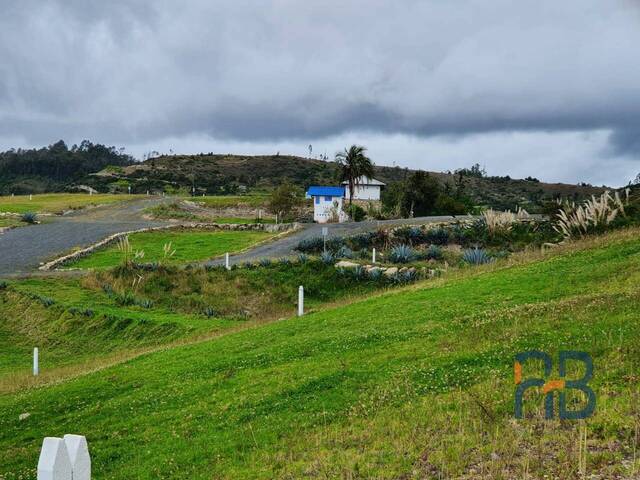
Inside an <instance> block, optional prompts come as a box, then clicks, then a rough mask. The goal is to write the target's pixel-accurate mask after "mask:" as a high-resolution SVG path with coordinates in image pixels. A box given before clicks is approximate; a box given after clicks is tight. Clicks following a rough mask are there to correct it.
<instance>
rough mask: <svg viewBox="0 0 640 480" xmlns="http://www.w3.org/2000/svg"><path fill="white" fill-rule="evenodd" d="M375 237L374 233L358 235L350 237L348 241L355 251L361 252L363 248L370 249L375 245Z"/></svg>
mask: <svg viewBox="0 0 640 480" xmlns="http://www.w3.org/2000/svg"><path fill="white" fill-rule="evenodd" d="M374 237H375V233H374V232H366V233H358V234H356V235H352V236H350V237H348V238H347V240H346V241H347V243H348V244H349V246H350V247H351V248H353V249H354V250H361V249H363V248H369V247H370V246H371V245H372V243H373V238H374Z"/></svg>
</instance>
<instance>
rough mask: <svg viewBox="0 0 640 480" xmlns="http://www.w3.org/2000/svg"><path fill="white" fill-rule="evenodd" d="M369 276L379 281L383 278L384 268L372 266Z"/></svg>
mask: <svg viewBox="0 0 640 480" xmlns="http://www.w3.org/2000/svg"><path fill="white" fill-rule="evenodd" d="M368 275H369V278H370V279H371V280H373V281H376V282H377V281H378V280H380V279H381V278H382V270H381V269H379V268H372V269H371V270H369V274H368Z"/></svg>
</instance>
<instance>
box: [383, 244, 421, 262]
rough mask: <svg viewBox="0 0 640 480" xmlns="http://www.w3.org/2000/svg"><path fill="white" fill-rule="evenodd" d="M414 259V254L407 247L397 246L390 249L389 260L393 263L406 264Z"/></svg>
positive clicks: (411, 249)
mask: <svg viewBox="0 0 640 480" xmlns="http://www.w3.org/2000/svg"><path fill="white" fill-rule="evenodd" d="M415 258H416V253H415V251H414V250H413V248H411V247H410V246H408V245H398V246H396V247H393V248H392V249H391V253H390V254H389V260H391V261H392V262H393V263H408V262H410V261H412V260H414V259H415Z"/></svg>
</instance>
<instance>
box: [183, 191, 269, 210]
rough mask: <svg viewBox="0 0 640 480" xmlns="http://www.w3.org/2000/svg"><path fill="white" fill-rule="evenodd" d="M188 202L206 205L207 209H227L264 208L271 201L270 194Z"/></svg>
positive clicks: (208, 198)
mask: <svg viewBox="0 0 640 480" xmlns="http://www.w3.org/2000/svg"><path fill="white" fill-rule="evenodd" d="M187 200H191V201H193V202H198V203H204V204H205V206H207V207H212V208H225V207H235V206H237V205H247V206H249V207H262V206H265V205H266V204H267V201H268V200H269V195H268V194H253V195H216V196H207V197H189V198H187Z"/></svg>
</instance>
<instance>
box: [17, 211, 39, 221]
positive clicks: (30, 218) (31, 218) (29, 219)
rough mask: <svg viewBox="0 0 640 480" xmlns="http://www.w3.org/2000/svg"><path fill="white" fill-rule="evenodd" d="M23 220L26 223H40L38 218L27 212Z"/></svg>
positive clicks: (23, 215)
mask: <svg viewBox="0 0 640 480" xmlns="http://www.w3.org/2000/svg"><path fill="white" fill-rule="evenodd" d="M21 220H22V221H23V222H24V223H30V224H34V223H36V222H37V221H38V216H37V215H36V214H35V213H33V212H25V213H23V214H22V217H21Z"/></svg>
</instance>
